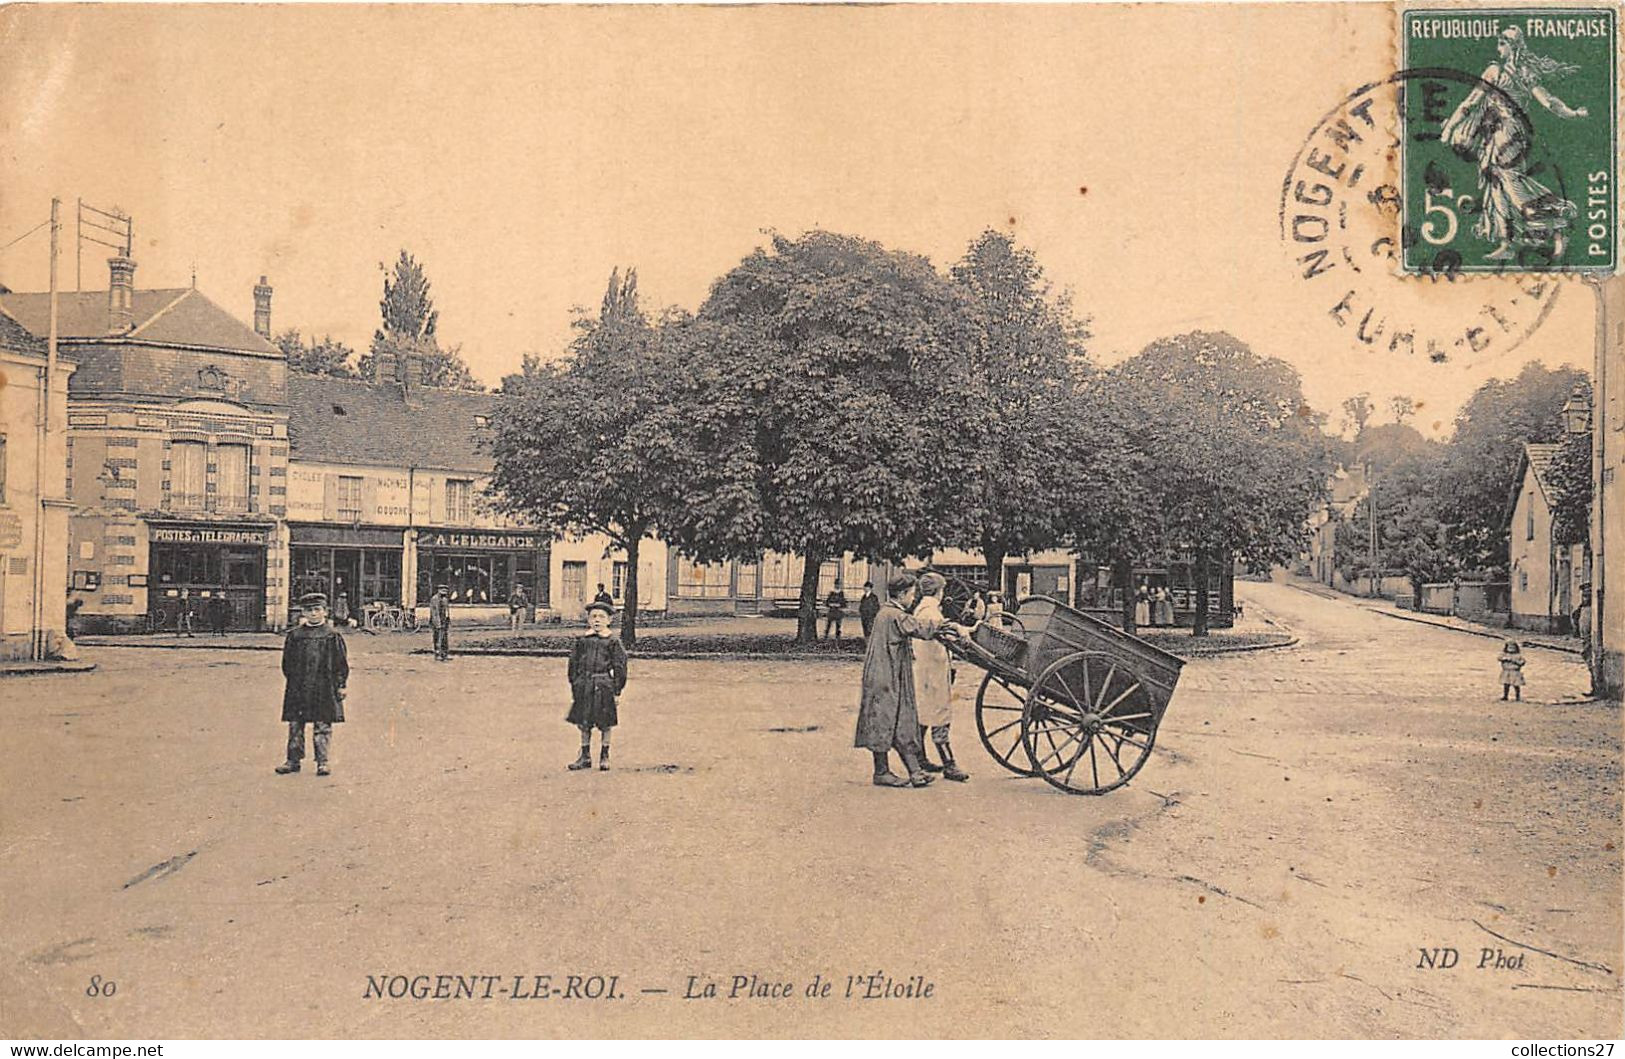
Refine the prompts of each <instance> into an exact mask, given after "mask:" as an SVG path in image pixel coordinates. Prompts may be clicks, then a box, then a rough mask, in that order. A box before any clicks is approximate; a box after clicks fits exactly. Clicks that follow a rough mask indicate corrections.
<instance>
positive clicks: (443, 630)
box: [429, 585, 451, 662]
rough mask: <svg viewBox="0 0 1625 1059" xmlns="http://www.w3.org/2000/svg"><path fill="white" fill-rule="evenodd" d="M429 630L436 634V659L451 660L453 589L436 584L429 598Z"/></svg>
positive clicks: (439, 660)
mask: <svg viewBox="0 0 1625 1059" xmlns="http://www.w3.org/2000/svg"><path fill="white" fill-rule="evenodd" d="M429 631H430V633H431V634H433V636H434V660H435V661H436V662H446V661H450V660H451V590H450V589H449V588H447V587H446V586H445V585H436V586H435V590H434V596H433V598H431V599H430V600H429Z"/></svg>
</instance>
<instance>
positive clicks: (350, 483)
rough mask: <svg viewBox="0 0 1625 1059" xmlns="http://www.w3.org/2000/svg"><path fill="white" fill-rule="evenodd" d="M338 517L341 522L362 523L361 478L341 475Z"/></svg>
mask: <svg viewBox="0 0 1625 1059" xmlns="http://www.w3.org/2000/svg"><path fill="white" fill-rule="evenodd" d="M338 517H339V521H340V522H360V521H361V478H360V477H359V476H356V475H348V474H341V475H339V484H338Z"/></svg>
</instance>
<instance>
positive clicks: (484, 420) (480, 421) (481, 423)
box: [474, 416, 491, 430]
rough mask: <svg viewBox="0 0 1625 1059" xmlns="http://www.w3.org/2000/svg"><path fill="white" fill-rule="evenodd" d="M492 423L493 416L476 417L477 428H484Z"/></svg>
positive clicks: (475, 424)
mask: <svg viewBox="0 0 1625 1059" xmlns="http://www.w3.org/2000/svg"><path fill="white" fill-rule="evenodd" d="M490 425H491V417H490V416H475V417H474V426H475V427H476V428H477V429H480V430H484V429H485V428H486V427H488V426H490Z"/></svg>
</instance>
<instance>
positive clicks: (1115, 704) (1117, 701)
mask: <svg viewBox="0 0 1625 1059" xmlns="http://www.w3.org/2000/svg"><path fill="white" fill-rule="evenodd" d="M1139 690H1140V682H1139V681H1137V680H1136V681H1135V682H1134V683H1133V684H1130V685H1129V688H1128V690H1127V691H1125V692H1123V694H1121V695H1119V696H1117V698H1115V699H1113V700H1112V703H1111V705H1110V706H1107V707H1106V708H1105V709H1104V710H1101V711H1100V713H1101V715H1102V716H1109V715H1110V714H1111V712H1112V711H1113V710H1115V709H1117V707H1118V704H1120V703H1121V702H1122V701H1123V700H1124V699H1126V698H1128V697H1129V696H1130V695H1132V694H1134V693H1135V692H1136V691H1139ZM1101 698H1105V696H1104V695H1102V696H1101Z"/></svg>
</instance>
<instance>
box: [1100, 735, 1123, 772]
mask: <svg viewBox="0 0 1625 1059" xmlns="http://www.w3.org/2000/svg"><path fill="white" fill-rule="evenodd" d="M1100 745H1101V746H1103V747H1105V748H1106V753H1107V754H1108V755H1110V756H1111V759H1112V764H1113V765H1116V766H1117V774H1118V775H1119V776H1127V775H1128V773H1127V772H1126V771H1125V770H1124V769H1123V762H1122V760H1121V759H1120V758H1119V757H1118V756H1117V755H1118V752H1119V751H1120V750H1121V749H1122V747H1123V744H1122V743H1118V744H1117V746H1115V747H1114V746H1112V745H1111V744H1110V743H1108V742H1106V740H1105V739H1104V738H1102V739H1101V741H1100Z"/></svg>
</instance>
